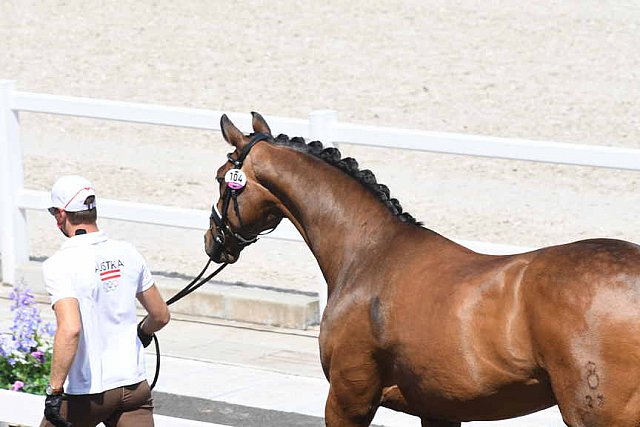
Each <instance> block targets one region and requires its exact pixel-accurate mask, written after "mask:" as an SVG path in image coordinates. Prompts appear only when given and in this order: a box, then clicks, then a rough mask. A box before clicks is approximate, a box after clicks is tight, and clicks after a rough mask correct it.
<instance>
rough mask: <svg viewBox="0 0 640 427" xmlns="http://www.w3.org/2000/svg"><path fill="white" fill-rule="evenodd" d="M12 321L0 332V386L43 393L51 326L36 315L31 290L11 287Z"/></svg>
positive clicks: (49, 362)
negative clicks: (9, 325) (4, 330)
mask: <svg viewBox="0 0 640 427" xmlns="http://www.w3.org/2000/svg"><path fill="white" fill-rule="evenodd" d="M9 298H10V299H11V300H12V301H13V304H12V305H11V311H12V312H13V313H14V317H13V325H12V326H11V327H10V328H9V331H8V332H4V333H1V334H0V389H7V390H12V391H14V392H24V393H31V394H40V395H41V394H44V392H45V388H46V386H47V384H48V382H49V372H50V370H51V354H52V350H53V348H52V347H53V335H54V327H53V325H52V324H50V323H45V322H43V321H42V318H41V317H40V311H39V310H38V307H37V305H36V302H35V299H34V297H33V294H32V293H31V292H30V291H29V290H28V289H19V288H14V289H13V291H12V292H11V293H10V294H9Z"/></svg>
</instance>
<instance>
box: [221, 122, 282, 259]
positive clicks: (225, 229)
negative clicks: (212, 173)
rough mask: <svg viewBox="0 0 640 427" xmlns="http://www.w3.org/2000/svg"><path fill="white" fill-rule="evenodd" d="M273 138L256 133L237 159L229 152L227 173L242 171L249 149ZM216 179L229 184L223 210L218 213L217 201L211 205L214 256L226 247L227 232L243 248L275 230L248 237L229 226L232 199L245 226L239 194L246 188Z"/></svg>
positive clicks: (224, 197)
mask: <svg viewBox="0 0 640 427" xmlns="http://www.w3.org/2000/svg"><path fill="white" fill-rule="evenodd" d="M271 139H272V138H271V135H267V134H266V133H256V134H254V135H253V136H252V137H251V139H250V140H249V143H248V144H247V145H245V147H244V148H243V149H242V151H241V152H240V155H239V156H238V158H237V159H234V158H233V157H231V154H228V155H227V161H228V162H230V163H231V164H233V168H232V169H230V170H229V171H227V175H229V172H232V171H240V173H242V172H241V169H242V164H243V163H244V161H245V159H246V158H247V155H249V151H251V149H252V148H253V146H254V145H256V144H257V143H258V142H260V141H266V140H271ZM232 173H233V172H232ZM227 175H225V176H227ZM216 179H218V181H219V182H225V183H226V184H227V185H226V186H225V190H224V194H223V195H222V211H221V212H220V214H218V211H217V210H216V202H214V203H213V205H212V206H211V216H210V219H211V221H213V222H214V223H215V225H216V234H215V235H214V236H213V244H214V248H213V253H212V255H211V257H212V258H215V257H217V256H218V255H219V254H220V251H221V250H222V248H223V247H224V243H225V234H228V235H230V236H233V238H234V239H236V241H237V242H238V245H240V247H242V248H243V247H245V246H249V245H250V244H252V243H255V242H256V241H257V240H258V237H259V236H261V235H263V234H268V233H270V232H271V231H273V229H271V230H269V231H268V232H266V233H259V234H256V235H255V236H253V237H250V238H246V237H244V236H242V235H241V234H240V233H238V232H235V231H233V230H232V229H231V227H230V226H229V219H228V212H229V205H230V204H231V201H233V209H234V211H235V213H236V216H237V217H238V221H239V222H240V228H244V224H243V223H242V217H241V216H240V208H239V207H238V194H240V193H241V192H242V190H243V189H244V184H243V185H242V187H240V188H234V187H231V186H230V183H229V182H228V181H226V179H225V178H222V177H217V178H216ZM274 228H275V227H274Z"/></svg>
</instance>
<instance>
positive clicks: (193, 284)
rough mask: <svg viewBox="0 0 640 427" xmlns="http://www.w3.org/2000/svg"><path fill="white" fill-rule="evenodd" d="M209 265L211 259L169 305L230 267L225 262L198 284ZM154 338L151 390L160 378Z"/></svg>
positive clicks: (157, 353) (156, 344)
mask: <svg viewBox="0 0 640 427" xmlns="http://www.w3.org/2000/svg"><path fill="white" fill-rule="evenodd" d="M209 264H211V259H209V261H207V264H206V265H205V266H204V268H203V269H202V271H201V272H200V274H198V275H197V276H196V277H195V278H194V279H193V280H192V281H191V283H189V284H188V285H187V286H185V287H184V288H183V289H182V290H181V291H180V292H178V293H177V294H175V295H174V296H172V297H171V298H169V300H167V305H171V304H173V303H174V302H177V301H179V300H181V299H182V298H184V297H186V296H187V295H189V294H190V293H192V292H193V291H195V290H196V289H198V288H199V287H201V286H202V285H204V284H205V283H207V282H208V281H209V280H211V279H213V278H214V277H215V276H216V275H217V274H218V273H220V272H221V271H222V270H223V269H224V268H225V267H226V266H227V265H229V264H228V263H226V262H225V263H224V264H222V265H221V266H220V267H218V268H217V269H216V271H214V272H213V273H211V274H210V275H208V276H207V277H205V278H204V279H202V280H201V281H200V282H198V280H200V278H201V277H202V276H203V275H204V272H205V271H207V268H209ZM152 336H153V343H154V345H155V347H156V372H155V374H154V376H153V382H152V383H151V385H150V386H149V387H150V388H151V390H153V388H154V387H155V386H156V383H157V382H158V377H159V376H160V343H159V342H158V337H157V335H156V334H153V335H152Z"/></svg>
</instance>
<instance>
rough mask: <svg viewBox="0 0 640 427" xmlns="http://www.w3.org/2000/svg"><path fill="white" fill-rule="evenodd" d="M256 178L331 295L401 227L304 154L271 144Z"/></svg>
mask: <svg viewBox="0 0 640 427" xmlns="http://www.w3.org/2000/svg"><path fill="white" fill-rule="evenodd" d="M269 154H270V156H269V157H270V158H269V161H267V162H263V163H261V162H256V166H258V165H259V169H257V170H256V174H257V177H258V180H259V181H260V184H262V185H263V186H265V187H266V188H267V189H268V190H269V191H270V192H271V193H272V194H274V195H275V196H276V197H277V198H278V199H279V200H280V202H281V203H282V211H283V213H284V215H285V217H287V218H288V219H289V220H290V221H291V222H292V223H293V224H294V226H295V227H296V228H297V229H298V231H299V232H300V234H301V235H302V237H303V238H304V240H305V242H306V243H307V245H308V246H309V248H310V249H311V252H312V253H313V255H314V256H315V258H316V260H317V261H318V264H319V265H320V269H321V270H322V273H323V275H324V278H325V280H326V282H327V285H328V286H329V289H328V291H329V294H331V292H332V290H333V288H334V287H335V285H336V283H337V282H338V281H340V280H341V278H343V277H345V276H347V275H349V272H350V271H351V270H352V269H353V268H357V266H359V265H361V263H363V262H364V261H365V260H366V259H367V257H371V256H373V255H375V254H381V253H382V252H383V251H384V249H385V248H386V245H387V244H388V242H389V240H390V238H391V237H392V236H393V235H394V233H395V232H397V228H398V227H400V226H401V225H402V223H401V222H400V221H398V220H397V218H395V217H394V216H393V214H392V213H391V212H390V211H389V210H388V209H387V207H386V206H384V204H383V203H382V202H381V201H380V200H378V199H377V198H376V197H375V196H374V195H373V194H372V193H371V192H370V191H369V190H368V189H366V188H365V187H364V185H363V184H361V183H360V182H358V181H357V180H356V179H355V178H352V177H350V176H348V175H347V174H346V173H345V172H343V171H341V170H340V169H338V168H337V167H335V166H332V165H330V164H327V163H326V162H324V161H323V160H321V159H318V158H316V157H314V156H312V155H310V154H306V153H301V152H298V151H295V150H294V149H291V148H286V147H279V146H272V147H271V149H270V153H269Z"/></svg>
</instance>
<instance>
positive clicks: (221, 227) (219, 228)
mask: <svg viewBox="0 0 640 427" xmlns="http://www.w3.org/2000/svg"><path fill="white" fill-rule="evenodd" d="M271 139H272V138H271V136H270V135H267V134H265V133H256V134H254V135H253V136H252V137H251V139H250V140H249V143H248V144H247V145H246V146H245V147H244V149H243V150H242V151H241V152H240V155H239V156H238V158H237V159H234V158H233V157H231V154H229V155H227V160H228V161H229V162H231V163H232V164H233V168H232V169H231V171H233V170H238V171H239V170H240V169H242V164H243V163H244V160H245V159H246V158H247V155H248V154H249V151H251V149H252V148H253V146H254V145H256V144H257V143H258V142H260V141H266V140H271ZM227 173H229V172H227ZM218 179H223V178H218ZM244 184H246V182H245V183H244ZM243 188H244V185H243V186H242V187H240V188H232V187H230V186H229V183H228V182H227V186H226V187H225V191H224V194H223V196H222V197H223V201H222V214H221V215H218V212H217V211H216V203H215V202H214V203H213V206H212V207H211V217H210V218H211V220H212V221H213V222H214V223H215V224H216V234H215V236H214V245H215V246H214V250H213V254H212V256H211V257H210V258H209V260H208V261H207V264H206V265H205V266H204V268H203V269H202V271H201V272H200V274H198V275H197V276H196V277H195V278H194V279H193V280H192V281H191V282H190V283H189V284H188V285H187V286H185V287H184V288H183V289H182V290H181V291H180V292H178V293H177V294H175V295H174V296H173V297H171V298H170V299H169V300H167V305H171V304H173V303H174V302H176V301H178V300H180V299H182V298H184V297H186V296H187V295H189V294H190V293H192V292H193V291H195V290H196V289H198V288H199V287H200V286H202V285H204V284H205V283H207V282H208V281H209V280H211V279H212V278H213V277H215V276H216V275H217V274H218V273H219V272H221V271H222V270H223V269H224V268H225V267H226V266H227V265H228V263H224V264H222V265H221V266H220V267H218V269H217V270H216V271H214V272H213V273H211V274H210V275H208V276H207V277H205V278H204V279H202V280H200V278H201V277H202V276H203V275H204V273H205V271H207V269H208V268H209V264H211V258H213V257H214V256H217V255H219V253H220V251H221V250H222V248H223V246H224V242H225V232H226V233H228V234H229V235H231V236H233V238H234V239H236V240H237V241H238V243H239V245H240V246H241V247H245V246H248V245H250V244H252V243H255V242H256V241H257V240H258V237H259V236H262V235H264V234H268V233H271V232H272V231H273V230H275V227H274V228H272V229H271V230H269V231H267V232H265V233H258V234H257V235H255V236H254V237H252V238H250V239H247V238H245V237H243V236H242V235H240V234H239V233H237V232H235V231H233V230H232V229H231V227H229V221H228V218H227V212H228V210H229V203H230V201H231V200H233V207H234V210H235V212H236V216H237V217H238V221H239V222H240V228H244V225H243V224H242V218H241V216H240V209H239V207H238V199H237V197H238V194H239V193H240V192H241V191H242V189H243ZM143 321H144V319H143V320H142V321H141V322H140V323H142V322H143ZM153 341H154V344H155V348H156V372H155V374H154V377H153V381H152V383H151V386H150V388H151V389H152V390H153V388H154V387H155V386H156V383H157V382H158V377H159V376H160V343H159V342H158V337H157V336H156V334H153Z"/></svg>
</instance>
